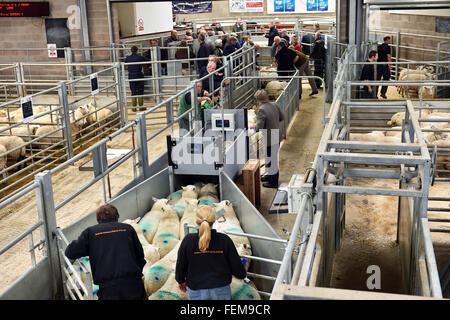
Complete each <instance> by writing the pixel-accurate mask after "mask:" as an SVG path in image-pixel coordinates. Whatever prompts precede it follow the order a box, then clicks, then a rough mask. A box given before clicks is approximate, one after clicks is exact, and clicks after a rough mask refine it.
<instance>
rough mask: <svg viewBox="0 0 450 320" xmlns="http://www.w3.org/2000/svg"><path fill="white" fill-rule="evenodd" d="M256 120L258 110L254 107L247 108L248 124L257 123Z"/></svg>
mask: <svg viewBox="0 0 450 320" xmlns="http://www.w3.org/2000/svg"><path fill="white" fill-rule="evenodd" d="M256 120H257V116H256V111H255V110H253V109H248V110H247V122H248V125H249V126H250V125H251V124H256Z"/></svg>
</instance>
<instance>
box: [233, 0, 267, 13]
mask: <svg viewBox="0 0 450 320" xmlns="http://www.w3.org/2000/svg"><path fill="white" fill-rule="evenodd" d="M230 12H264V1H263V0H230Z"/></svg>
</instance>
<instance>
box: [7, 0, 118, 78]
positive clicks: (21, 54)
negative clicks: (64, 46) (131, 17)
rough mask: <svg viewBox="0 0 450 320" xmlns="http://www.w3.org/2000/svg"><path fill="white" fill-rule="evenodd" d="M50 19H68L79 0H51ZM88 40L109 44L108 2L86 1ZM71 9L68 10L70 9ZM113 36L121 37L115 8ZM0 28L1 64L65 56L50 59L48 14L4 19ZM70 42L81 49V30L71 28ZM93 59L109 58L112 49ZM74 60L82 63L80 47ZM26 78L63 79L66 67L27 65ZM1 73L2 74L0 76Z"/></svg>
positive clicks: (99, 43) (55, 60) (113, 10)
mask: <svg viewBox="0 0 450 320" xmlns="http://www.w3.org/2000/svg"><path fill="white" fill-rule="evenodd" d="M49 2H50V16H49V18H69V19H70V16H71V15H73V14H74V12H73V11H72V12H71V11H70V10H68V8H69V7H70V6H72V5H77V0H49ZM86 7H87V15H88V27H89V39H90V45H91V46H107V47H109V45H110V40H109V28H108V18H107V9H106V1H104V0H86ZM68 11H69V12H68ZM112 16H113V29H114V39H115V40H116V41H117V40H118V39H119V25H118V18H117V17H118V12H117V9H116V8H114V6H113V8H112ZM0 30H1V32H2V36H1V37H0V63H14V62H61V63H64V62H65V59H64V58H49V57H48V51H47V49H46V48H47V37H46V32H45V17H37V18H1V19H0ZM70 43H71V47H72V48H81V35H80V29H76V28H73V29H70ZM3 48H43V49H42V50H39V51H34V50H26V49H19V50H12V51H10V50H3ZM93 59H94V61H99V60H104V59H107V60H109V51H94V54H93ZM73 61H74V62H82V53H81V50H77V51H74V56H73ZM24 71H25V74H26V75H28V77H26V79H29V78H33V77H35V76H40V77H48V79H64V77H65V74H66V71H65V68H46V67H37V66H33V67H26V68H24ZM0 76H1V75H0Z"/></svg>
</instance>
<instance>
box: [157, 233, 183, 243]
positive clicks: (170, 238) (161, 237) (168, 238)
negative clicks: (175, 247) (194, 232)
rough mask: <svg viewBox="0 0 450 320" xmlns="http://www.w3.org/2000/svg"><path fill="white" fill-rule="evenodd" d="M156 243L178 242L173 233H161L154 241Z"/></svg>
mask: <svg viewBox="0 0 450 320" xmlns="http://www.w3.org/2000/svg"><path fill="white" fill-rule="evenodd" d="M155 240H156V241H161V242H163V243H169V241H173V240H179V238H178V236H176V235H175V234H173V233H161V234H160V235H158V236H157V237H156V239H155Z"/></svg>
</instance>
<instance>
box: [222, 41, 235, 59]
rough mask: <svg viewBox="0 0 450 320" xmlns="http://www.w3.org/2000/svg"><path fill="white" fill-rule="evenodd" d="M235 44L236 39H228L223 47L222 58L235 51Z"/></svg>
mask: <svg viewBox="0 0 450 320" xmlns="http://www.w3.org/2000/svg"><path fill="white" fill-rule="evenodd" d="M236 42H237V39H236V38H235V37H230V40H229V41H227V43H225V46H224V47H223V55H224V56H228V55H230V54H232V53H233V52H234V51H236Z"/></svg>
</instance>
